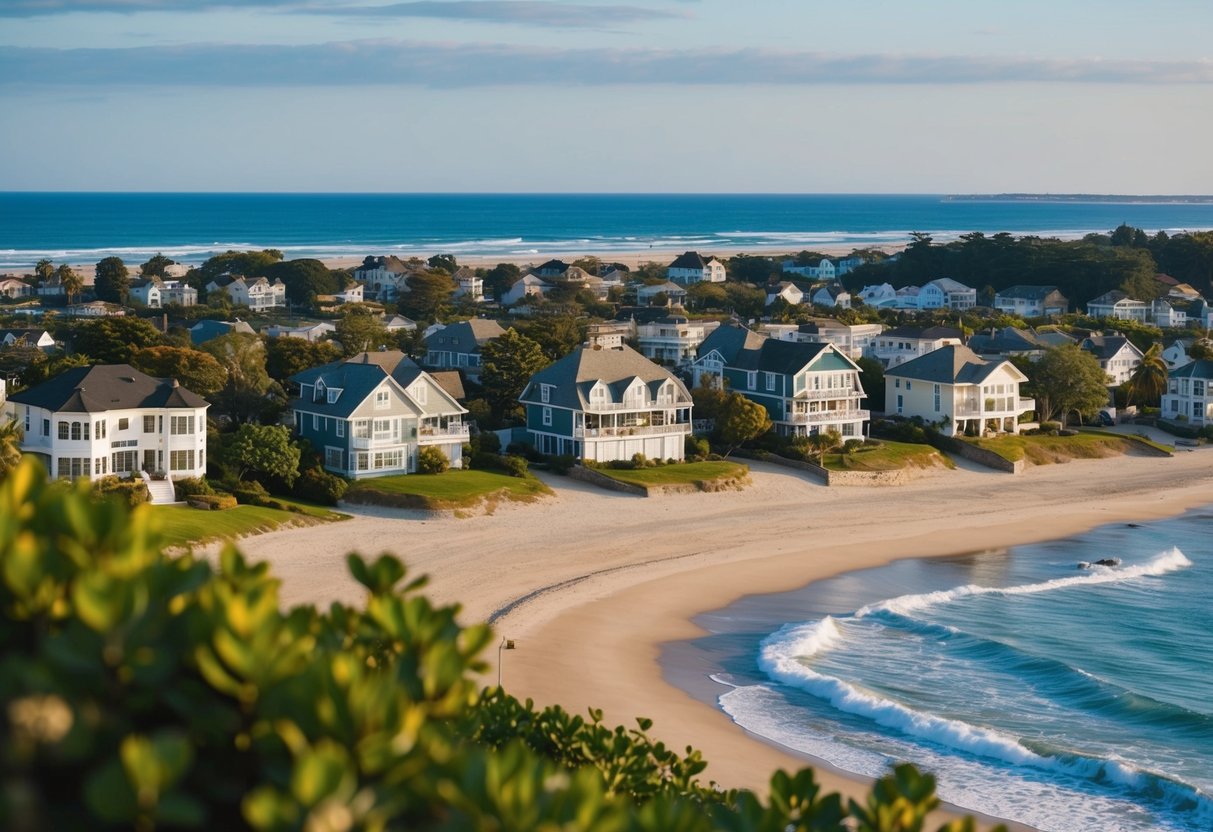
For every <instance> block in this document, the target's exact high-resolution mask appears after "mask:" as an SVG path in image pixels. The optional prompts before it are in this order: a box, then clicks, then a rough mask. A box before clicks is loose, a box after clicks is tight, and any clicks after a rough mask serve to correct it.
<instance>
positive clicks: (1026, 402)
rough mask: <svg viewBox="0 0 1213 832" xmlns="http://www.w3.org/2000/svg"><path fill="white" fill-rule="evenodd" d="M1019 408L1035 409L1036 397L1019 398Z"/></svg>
mask: <svg viewBox="0 0 1213 832" xmlns="http://www.w3.org/2000/svg"><path fill="white" fill-rule="evenodd" d="M1019 409H1020V410H1035V409H1036V399H1020V400H1019Z"/></svg>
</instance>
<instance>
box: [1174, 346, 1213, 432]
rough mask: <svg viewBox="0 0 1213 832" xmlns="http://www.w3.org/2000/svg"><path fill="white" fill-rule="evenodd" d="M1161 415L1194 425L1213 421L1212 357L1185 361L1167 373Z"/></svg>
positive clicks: (1203, 425)
mask: <svg viewBox="0 0 1213 832" xmlns="http://www.w3.org/2000/svg"><path fill="white" fill-rule="evenodd" d="M1162 415H1163V418H1164V419H1169V420H1171V421H1173V422H1187V423H1189V424H1191V425H1192V427H1195V428H1201V427H1205V426H1206V425H1210V424H1213V361H1207V360H1203V359H1202V360H1200V361H1189V362H1188V363H1187V364H1185V365H1183V366H1182V367H1177V368H1176V369H1174V370H1172V371H1171V372H1170V373H1168V374H1167V392H1166V393H1164V394H1163V397H1162Z"/></svg>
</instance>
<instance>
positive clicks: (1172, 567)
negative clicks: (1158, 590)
mask: <svg viewBox="0 0 1213 832" xmlns="http://www.w3.org/2000/svg"><path fill="white" fill-rule="evenodd" d="M1191 565H1192V561H1190V560H1188V558H1187V557H1186V556H1185V555H1184V553H1183V552H1181V551H1180V550H1179V549H1177V548H1171V549H1168V550H1167V551H1165V552H1163V553H1162V554H1160V555H1158V556H1157V557H1155V558H1154V559H1153V560H1151V561H1148V562H1147V563H1141V564H1136V565H1134V566H1126V567H1124V568H1118V567H1108V566H1094V567H1092V568H1091V570H1090V571H1089V572H1084V573H1083V574H1081V575H1072V576H1070V577H1067V578H1054V579H1052V580H1049V581H1041V582H1040V583H1035V584H1022V585H1020V586H1007V587H994V586H978V585H976V584H967V585H965V586H958V587H955V588H954V589H947V590H941V591H938V592H924V593H921V594H917V595H901V596H899V597H897V598H890V599H889V600H887V601H881V602H880V603H877V604H869V605H867V606H865V607H861V608H860V609H859V610H857V611H856V612H855V618H864V617H866V616H869V615H872V614H873V613H879V612H891V613H897V614H899V615H909V614H910V613H913V612H915V611H919V610H924V609H927V608H928V607H933V606H937V605H939V604H946V603H949V602H950V601H955V600H957V599H959V598H969V597H972V596H976V595H1033V594H1035V593H1038V592H1051V591H1053V590H1056V589H1066V588H1069V587H1082V586H1095V585H1099V584H1113V583H1120V582H1122V581H1129V580H1133V579H1134V578H1145V577H1157V576H1159V575H1165V574H1167V573H1168V572H1174V571H1176V570H1178V569H1185V568H1187V567H1189V566H1191Z"/></svg>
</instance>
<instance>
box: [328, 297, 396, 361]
mask: <svg viewBox="0 0 1213 832" xmlns="http://www.w3.org/2000/svg"><path fill="white" fill-rule="evenodd" d="M333 337H334V338H336V339H337V341H338V343H340V344H341V349H342V351H343V352H344V353H345V354H346V355H357V354H358V353H360V352H367V351H368V350H369V351H374V350H377V349H379V348H380V347H381V346H383V345H384V344H386V343H387V340H388V337H387V330H385V329H384V328H383V319H382V318H381V317H380V316H378V315H376V314H374V313H372V312H371V311H370V310H369V309H367V308H366V307H365V306H361V305H357V304H355V305H353V306H351V307H349V308H348V309H347V310H346V313H345V314H344V315H342V316H341V320H339V321H337V331H336V332H335V333H333Z"/></svg>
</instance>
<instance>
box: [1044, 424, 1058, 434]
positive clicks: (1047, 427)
mask: <svg viewBox="0 0 1213 832" xmlns="http://www.w3.org/2000/svg"><path fill="white" fill-rule="evenodd" d="M1059 430H1061V422H1041V423H1040V432H1041V433H1048V434H1053V435H1056V433H1057V431H1059Z"/></svg>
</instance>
